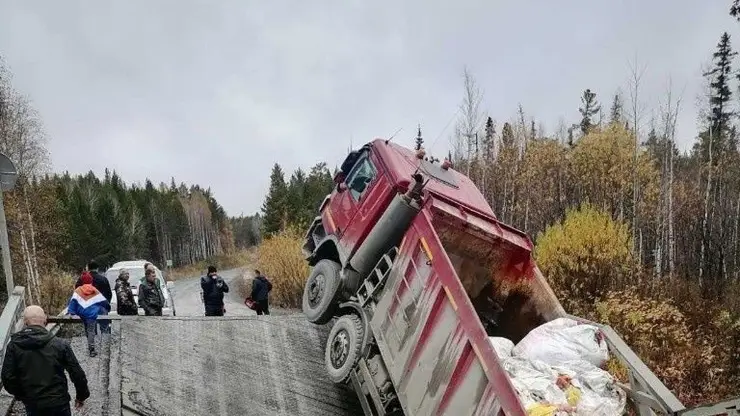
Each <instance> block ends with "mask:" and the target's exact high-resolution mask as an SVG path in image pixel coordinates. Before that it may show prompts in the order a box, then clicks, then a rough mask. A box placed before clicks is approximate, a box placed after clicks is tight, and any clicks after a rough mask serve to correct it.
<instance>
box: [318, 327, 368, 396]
mask: <svg viewBox="0 0 740 416" xmlns="http://www.w3.org/2000/svg"><path fill="white" fill-rule="evenodd" d="M363 331H364V329H363V325H362V320H360V318H359V317H357V316H356V315H344V316H342V317H341V318H339V319H337V322H336V323H334V327H332V329H331V332H330V333H329V339H327V341H326V351H325V352H324V360H325V362H326V370H327V372H328V373H329V379H331V381H333V382H335V383H342V382H344V381H346V380H347V379H348V378H349V375H350V374H351V373H352V369H353V368H354V366H355V364H356V363H357V360H358V359H359V358H360V352H361V350H362V336H363Z"/></svg>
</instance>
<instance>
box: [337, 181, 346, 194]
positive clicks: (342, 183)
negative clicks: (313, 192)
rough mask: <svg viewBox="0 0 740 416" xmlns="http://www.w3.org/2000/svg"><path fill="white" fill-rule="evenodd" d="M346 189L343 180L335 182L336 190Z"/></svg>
mask: <svg viewBox="0 0 740 416" xmlns="http://www.w3.org/2000/svg"><path fill="white" fill-rule="evenodd" d="M346 190H347V184H346V183H344V182H337V192H338V193H342V192H344V191H346Z"/></svg>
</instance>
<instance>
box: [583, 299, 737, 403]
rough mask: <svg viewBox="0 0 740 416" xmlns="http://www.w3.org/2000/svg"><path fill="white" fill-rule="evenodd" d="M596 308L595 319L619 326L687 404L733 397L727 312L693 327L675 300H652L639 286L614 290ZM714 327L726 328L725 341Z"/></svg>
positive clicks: (662, 378)
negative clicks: (731, 395)
mask: <svg viewBox="0 0 740 416" xmlns="http://www.w3.org/2000/svg"><path fill="white" fill-rule="evenodd" d="M595 306H596V307H595V309H596V319H597V320H598V321H600V322H601V323H604V324H607V325H610V326H612V327H614V329H616V330H617V332H619V334H620V335H621V336H622V337H623V338H624V340H625V341H626V342H627V343H628V344H629V345H630V347H631V348H632V349H633V350H634V351H635V352H636V353H637V354H638V355H639V356H640V358H641V359H642V360H643V361H644V362H645V364H647V365H648V367H650V369H651V370H653V372H654V373H655V374H656V375H657V376H658V378H660V379H661V380H662V381H663V382H664V383H665V384H666V385H667V386H669V388H671V389H672V390H673V391H674V393H676V395H677V396H678V398H679V400H681V401H682V402H684V403H687V404H692V403H695V404H699V403H706V402H711V401H716V400H721V399H723V398H725V397H726V396H727V395H728V394H730V393H731V391H732V390H731V389H732V385H733V383H734V382H733V381H732V380H733V376H732V374H730V373H729V372H727V369H728V366H731V362H730V361H731V359H732V357H731V356H729V355H728V354H730V353H731V351H730V349H729V348H727V347H729V346H730V344H728V341H729V339H730V338H731V336H732V335H733V330H732V325H733V324H732V323H729V322H720V321H721V320H722V318H723V317H724V318H725V319H727V318H728V316H727V314H726V313H719V314H717V315H715V316H714V317H713V316H712V315H713V313H712V311H707V312H708V313H707V316H706V323H705V324H704V325H701V324H697V323H692V322H690V321H689V320H688V319H687V317H686V315H685V314H684V313H683V312H682V311H681V309H680V308H679V307H678V306H677V305H676V304H674V302H673V301H671V300H670V299H650V298H648V297H646V296H645V293H644V291H641V290H640V289H638V288H637V287H631V288H628V289H625V290H622V291H615V292H611V293H609V294H607V295H606V296H605V297H604V299H603V300H601V301H599V302H598V303H597V304H596V305H595ZM713 318H714V319H713ZM712 321H715V323H714V324H712V323H711V322H712ZM713 325H719V326H722V325H725V326H723V327H722V328H721V330H722V332H724V335H725V337H723V338H719V337H717V335H720V334H719V333H717V334H713V333H712V332H715V331H712V328H707V327H711V326H713ZM705 326H706V327H705ZM738 326H739V327H740V324H738ZM716 329H720V328H719V327H716V328H715V330H716ZM738 333H739V332H737V329H735V335H736V336H737V334H738Z"/></svg>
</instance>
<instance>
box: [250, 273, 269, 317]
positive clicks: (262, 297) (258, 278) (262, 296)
mask: <svg viewBox="0 0 740 416" xmlns="http://www.w3.org/2000/svg"><path fill="white" fill-rule="evenodd" d="M271 290H272V283H270V281H269V280H267V278H266V277H265V276H263V275H262V273H260V271H259V270H255V271H254V280H252V300H253V301H255V302H257V309H256V311H257V315H269V314H270V305H269V302H268V294H269V293H270V291H271Z"/></svg>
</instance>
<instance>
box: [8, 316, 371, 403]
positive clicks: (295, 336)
mask: <svg viewBox="0 0 740 416" xmlns="http://www.w3.org/2000/svg"><path fill="white" fill-rule="evenodd" d="M326 335H327V334H326V329H324V328H319V327H316V326H313V325H311V324H309V323H308V322H306V320H305V317H303V316H302V315H288V316H269V317H258V316H243V317H242V316H240V317H228V316H227V317H219V318H206V317H187V318H181V317H164V318H150V317H146V318H145V317H140V318H137V319H129V320H123V321H120V322H114V324H113V335H112V337H111V340H110V342H109V343H104V344H105V345H109V346H110V347H109V349H108V348H106V346H105V345H104V346H102V348H103V349H102V350H101V354H100V355H98V357H95V358H89V357H88V356H87V351H86V343H85V340H84V338H81V337H75V338H72V345H73V347H74V348H75V352H76V353H77V356H78V359H79V360H80V362H81V363H82V366H83V368H84V369H85V371H86V373H87V375H88V379H89V382H90V387H91V390H92V397H91V399H90V400H89V401H88V403H86V406H85V408H84V411H82V412H79V413H76V414H79V415H115V414H123V415H156V416H169V415H209V416H211V415H255V416H257V415H259V416H271V415H286V416H287V415H290V416H292V415H326V416H331V415H357V414H362V410H361V408H360V407H359V404H358V402H357V398H356V396H355V393H354V392H353V391H352V390H350V389H349V388H345V387H341V386H336V385H335V384H333V383H332V382H331V381H329V380H328V379H327V377H326V376H325V370H324V362H323V355H324V354H323V351H324V342H325V340H326ZM70 388H72V386H70ZM16 409H18V412H14V413H13V414H23V412H22V406H16Z"/></svg>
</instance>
